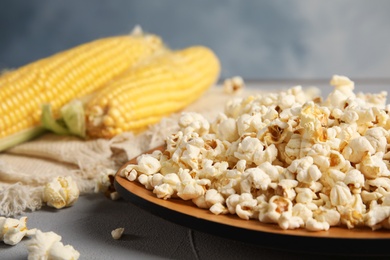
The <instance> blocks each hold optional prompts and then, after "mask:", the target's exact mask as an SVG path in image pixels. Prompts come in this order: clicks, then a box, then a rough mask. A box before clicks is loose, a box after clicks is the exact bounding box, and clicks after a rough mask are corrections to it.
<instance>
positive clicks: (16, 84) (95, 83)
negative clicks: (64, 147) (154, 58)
mask: <svg viewBox="0 0 390 260" xmlns="http://www.w3.org/2000/svg"><path fill="white" fill-rule="evenodd" d="M160 49H163V45H162V41H161V39H160V38H159V37H157V36H155V35H123V36H115V37H108V38H103V39H99V40H95V41H92V42H89V43H86V44H83V45H80V46H77V47H74V48H72V49H69V50H67V51H64V52H60V53H58V54H55V55H53V56H50V57H48V58H44V59H41V60H38V61H36V62H33V63H30V64H28V65H25V66H23V67H21V68H19V69H17V70H14V71H10V72H6V73H4V74H3V75H2V76H1V77H0V100H1V101H0V151H2V150H4V149H6V148H8V147H10V146H12V145H15V144H17V143H20V142H23V141H26V140H28V139H30V138H32V137H34V136H35V135H37V134H39V133H40V132H42V131H41V130H39V129H37V126H39V124H40V117H41V113H42V110H41V106H42V104H45V103H48V104H50V106H51V108H52V111H53V113H54V115H56V114H58V111H59V109H60V108H61V107H62V106H63V105H65V104H66V103H68V102H69V101H70V100H72V99H74V98H78V97H82V96H84V95H87V94H89V93H91V92H93V91H96V90H97V89H99V88H101V87H102V86H103V85H105V84H106V83H107V82H109V81H110V80H112V79H113V78H115V77H116V76H118V75H119V74H121V73H123V72H124V71H125V70H127V69H129V68H130V67H131V66H133V65H134V64H136V63H137V62H139V61H140V60H142V59H145V58H146V57H148V56H150V55H151V54H152V53H154V52H157V51H159V50H160ZM38 128H39V127H38ZM29 129H31V131H30V132H29ZM18 133H20V136H19V135H18ZM5 139H8V140H5Z"/></svg>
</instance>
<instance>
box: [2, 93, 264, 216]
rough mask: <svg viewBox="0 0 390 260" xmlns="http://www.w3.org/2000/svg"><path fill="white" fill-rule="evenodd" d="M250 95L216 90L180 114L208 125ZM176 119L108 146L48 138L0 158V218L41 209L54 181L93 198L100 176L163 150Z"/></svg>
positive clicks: (109, 142)
mask: <svg viewBox="0 0 390 260" xmlns="http://www.w3.org/2000/svg"><path fill="white" fill-rule="evenodd" d="M254 92H259V90H257V91H256V90H255V89H248V88H245V89H244V90H243V91H241V93H238V94H234V95H233V94H227V93H225V92H224V91H223V88H222V87H219V86H216V87H213V88H211V89H210V90H209V91H207V92H206V93H205V94H204V95H203V96H202V97H201V98H200V99H199V100H198V101H196V102H195V103H193V104H191V105H190V106H188V107H187V108H186V109H185V110H184V111H191V112H199V113H202V114H203V115H204V116H205V117H206V118H207V119H208V120H210V121H212V120H213V119H214V118H215V116H216V115H217V114H218V113H219V112H222V111H223V109H224V106H225V104H226V102H227V101H228V100H229V99H232V98H237V97H239V96H246V95H249V94H253V93H254ZM179 115H180V113H176V114H173V115H171V116H169V117H167V118H164V119H163V120H162V121H161V122H160V123H158V124H156V125H154V126H151V127H150V128H149V129H148V130H146V131H145V132H143V133H141V134H139V135H136V136H135V135H134V134H132V133H123V134H121V135H119V136H116V137H114V138H113V139H111V140H105V139H97V140H82V139H79V138H76V137H70V136H58V135H54V134H50V133H48V134H44V135H42V136H40V137H39V138H36V139H35V140H32V141H29V142H26V143H23V144H21V145H18V146H16V147H13V148H11V149H9V150H7V151H6V152H3V153H0V216H12V215H18V214H21V213H23V212H25V211H27V210H31V211H34V210H38V209H40V208H41V206H42V205H43V201H42V194H43V188H44V185H45V184H46V183H47V182H49V181H51V180H52V179H53V178H54V177H56V176H72V178H73V179H74V180H75V181H76V182H77V184H78V187H79V189H80V194H81V195H83V194H88V193H94V192H96V190H95V187H96V185H97V181H98V178H99V176H100V174H101V172H103V171H107V170H111V171H112V170H114V171H116V170H117V169H118V168H119V167H120V166H121V165H122V164H123V163H125V162H126V161H127V160H130V159H132V158H134V157H136V156H137V155H139V154H141V153H143V152H146V151H148V150H150V149H152V148H153V147H157V146H159V145H162V144H163V143H164V140H165V137H166V136H168V135H169V134H170V133H172V132H174V131H176V130H177V128H178V123H177V121H178V120H177V119H178V118H179Z"/></svg>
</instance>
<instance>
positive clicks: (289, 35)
mask: <svg viewBox="0 0 390 260" xmlns="http://www.w3.org/2000/svg"><path fill="white" fill-rule="evenodd" d="M389 12H390V1H387V0H366V1H364V0H326V1H324V0H306V1H300V0H289V1H288V0H268V1H266V0H264V1H261V0H257V1H256V0H243V1H238V0H237V1H234V0H224V1H223V0H220V1H217V0H208V1H207V0H198V1H194V0H191V1H189V0H181V1H179V0H165V1H163V0H160V1H158V0H154V1H152V0H133V1H131V0H63V1H60V0H1V1H0V37H1V38H0V39H1V40H0V70H1V69H4V68H15V67H18V66H21V65H23V64H26V63H28V62H31V61H33V60H36V59H39V58H42V57H45V56H48V55H51V54H53V53H55V52H58V51H61V50H64V49H67V48H70V47H73V46H75V45H78V44H80V43H83V42H86V41H90V40H93V39H96V38H99V37H105V36H111V35H117V34H123V33H128V32H130V31H131V29H132V28H133V27H134V26H135V25H136V24H139V25H141V26H142V27H143V29H144V30H145V31H147V32H152V33H156V34H159V35H161V36H162V37H163V38H164V40H165V41H166V42H167V44H168V45H169V46H170V47H172V48H183V47H186V46H189V45H194V44H203V45H206V46H209V47H211V48H212V49H214V50H215V52H216V53H217V55H218V56H219V57H220V59H221V62H222V67H223V70H222V75H221V77H222V78H226V77H231V76H235V75H240V76H242V77H244V78H246V79H328V78H330V77H331V75H333V74H343V75H346V76H349V77H351V78H354V79H355V78H359V79H371V78H389V77H390V74H389V69H390V28H389V25H390V15H389Z"/></svg>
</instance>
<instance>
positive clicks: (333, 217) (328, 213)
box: [313, 206, 340, 226]
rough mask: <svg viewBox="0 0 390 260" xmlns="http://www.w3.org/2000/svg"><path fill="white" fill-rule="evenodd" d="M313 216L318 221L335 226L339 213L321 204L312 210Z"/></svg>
mask: <svg viewBox="0 0 390 260" xmlns="http://www.w3.org/2000/svg"><path fill="white" fill-rule="evenodd" d="M313 218H314V219H315V220H317V221H319V222H326V223H328V224H329V226H337V225H339V223H340V213H339V212H338V211H337V210H335V209H329V208H326V207H323V206H322V207H319V208H318V209H317V210H315V211H314V212H313Z"/></svg>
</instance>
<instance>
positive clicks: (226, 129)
mask: <svg viewBox="0 0 390 260" xmlns="http://www.w3.org/2000/svg"><path fill="white" fill-rule="evenodd" d="M216 135H217V137H218V138H219V139H221V140H226V141H228V142H233V141H235V140H237V139H238V138H239V135H238V129H237V123H236V121H235V120H234V119H233V118H227V119H225V120H223V121H222V122H221V123H220V124H219V125H218V129H217V131H216Z"/></svg>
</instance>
